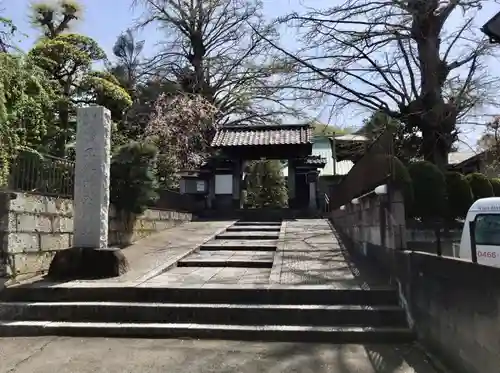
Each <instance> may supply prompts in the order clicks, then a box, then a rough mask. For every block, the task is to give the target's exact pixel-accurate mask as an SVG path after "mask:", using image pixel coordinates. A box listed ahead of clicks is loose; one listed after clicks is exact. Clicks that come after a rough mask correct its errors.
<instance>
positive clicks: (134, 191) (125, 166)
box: [110, 141, 158, 214]
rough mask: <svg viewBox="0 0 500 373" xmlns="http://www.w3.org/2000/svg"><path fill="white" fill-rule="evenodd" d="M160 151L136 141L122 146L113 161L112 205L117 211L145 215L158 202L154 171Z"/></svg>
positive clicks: (150, 145)
mask: <svg viewBox="0 0 500 373" xmlns="http://www.w3.org/2000/svg"><path fill="white" fill-rule="evenodd" d="M157 153H158V149H157V148H156V147H155V146H154V145H152V144H149V143H139V142H136V141H132V142H130V143H128V144H126V145H123V146H120V147H119V148H118V149H117V152H116V154H115V155H114V156H113V159H112V161H111V183H110V184H111V185H110V189H111V191H110V202H111V203H112V204H113V205H114V206H115V208H116V209H117V211H122V212H126V213H132V214H142V213H143V212H144V211H145V210H146V208H147V206H148V205H150V204H151V203H153V202H155V201H156V199H157V198H158V195H157V194H156V191H155V190H156V178H155V176H154V168H155V161H156V156H157Z"/></svg>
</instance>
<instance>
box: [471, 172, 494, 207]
mask: <svg viewBox="0 0 500 373" xmlns="http://www.w3.org/2000/svg"><path fill="white" fill-rule="evenodd" d="M465 178H466V179H467V181H468V183H469V185H470V188H471V190H472V195H473V196H474V200H478V199H480V198H487V197H493V196H494V194H493V187H492V186H491V183H490V181H489V180H488V178H487V177H486V176H484V175H483V174H481V173H479V172H474V173H472V174H468V175H467V176H465Z"/></svg>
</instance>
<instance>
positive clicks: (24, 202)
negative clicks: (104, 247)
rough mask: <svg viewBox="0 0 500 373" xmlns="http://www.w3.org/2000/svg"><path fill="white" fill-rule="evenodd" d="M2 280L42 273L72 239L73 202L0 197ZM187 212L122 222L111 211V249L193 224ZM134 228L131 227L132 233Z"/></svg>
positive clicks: (150, 212) (28, 196)
mask: <svg viewBox="0 0 500 373" xmlns="http://www.w3.org/2000/svg"><path fill="white" fill-rule="evenodd" d="M0 218H1V225H0V234H1V236H2V240H1V242H2V246H1V248H0V254H1V257H0V261H1V262H2V263H3V266H2V265H0V276H2V273H1V272H2V268H3V272H4V273H3V275H4V276H5V275H6V276H8V277H16V278H19V277H23V278H26V277H31V276H34V275H37V274H41V273H44V272H45V271H46V270H47V269H48V266H49V264H50V261H51V260H52V257H53V255H54V253H55V252H56V251H57V250H61V249H65V248H68V247H70V246H71V245H72V239H73V201H72V200H70V199H63V198H54V197H47V196H41V195H32V194H23V193H12V194H6V193H0ZM191 218H192V217H191V214H190V213H184V212H176V211H169V210H152V209H150V210H146V211H145V212H144V214H142V215H141V216H138V217H135V218H133V219H131V220H130V221H128V222H127V221H126V220H125V219H123V218H122V217H121V216H118V214H117V213H116V212H115V211H114V210H113V209H112V208H111V209H110V214H109V219H110V221H109V245H110V246H126V245H128V244H130V243H132V242H134V241H136V240H138V239H141V238H144V237H146V236H148V235H150V234H152V233H155V232H158V231H161V230H164V229H167V228H169V227H172V226H174V225H177V224H180V223H182V222H186V221H190V220H191ZM130 228H132V229H130Z"/></svg>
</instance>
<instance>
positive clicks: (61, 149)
mask: <svg viewBox="0 0 500 373" xmlns="http://www.w3.org/2000/svg"><path fill="white" fill-rule="evenodd" d="M59 129H60V132H59V136H58V138H57V140H56V149H55V152H56V156H58V157H61V158H64V156H65V154H66V143H67V140H68V130H69V108H68V104H67V103H66V102H64V103H61V105H60V106H59Z"/></svg>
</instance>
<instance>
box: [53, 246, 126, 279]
mask: <svg viewBox="0 0 500 373" xmlns="http://www.w3.org/2000/svg"><path fill="white" fill-rule="evenodd" d="M128 267H129V265H128V261H127V258H126V257H125V255H123V253H122V251H121V250H120V249H118V248H108V249H92V248H79V247H72V248H69V249H66V250H61V251H58V252H57V253H56V255H55V256H54V258H53V259H52V262H51V263H50V267H49V271H48V274H47V277H48V278H50V279H52V280H65V281H67V280H97V279H104V278H111V277H118V276H120V275H122V274H124V273H125V272H127V270H128Z"/></svg>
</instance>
